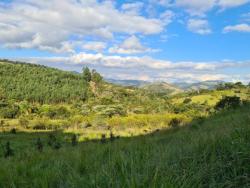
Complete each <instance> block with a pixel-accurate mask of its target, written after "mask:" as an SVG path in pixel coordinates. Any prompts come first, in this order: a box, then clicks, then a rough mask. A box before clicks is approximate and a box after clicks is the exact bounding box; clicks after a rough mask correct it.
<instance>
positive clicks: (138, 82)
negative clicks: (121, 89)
mask: <svg viewBox="0 0 250 188" xmlns="http://www.w3.org/2000/svg"><path fill="white" fill-rule="evenodd" d="M106 81H107V82H109V83H113V84H117V85H121V86H135V87H139V86H142V85H145V84H149V83H150V82H147V81H142V80H116V79H106Z"/></svg>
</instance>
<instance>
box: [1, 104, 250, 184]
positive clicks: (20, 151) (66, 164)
mask: <svg viewBox="0 0 250 188" xmlns="http://www.w3.org/2000/svg"><path fill="white" fill-rule="evenodd" d="M38 136H40V137H41V139H42V142H43V143H44V144H45V145H46V143H47V135H46V134H45V133H34V134H27V133H18V134H16V135H13V134H9V133H2V134H1V136H0V142H1V144H4V143H5V142H6V141H7V140H11V144H12V147H13V148H14V152H15V156H13V157H10V158H8V159H4V158H3V157H2V156H1V158H0V164H1V165H0V172H1V173H0V187H32V188H35V187H102V188H103V187H108V188H110V187H170V188H171V187H249V186H250V150H249V148H250V106H249V105H246V106H243V107H240V108H238V109H235V110H230V111H225V112H221V113H218V114H216V115H213V116H211V117H209V118H208V119H205V120H204V119H199V120H196V121H194V122H192V123H191V124H190V125H187V126H186V127H180V128H175V129H172V130H167V131H163V132H157V133H154V134H152V135H148V136H141V137H134V138H120V139H117V140H115V141H114V142H110V141H107V142H106V143H99V141H98V142H96V143H95V142H87V143H82V144H80V143H79V145H78V146H76V147H72V146H70V144H69V143H67V142H66V141H64V142H63V147H62V148H61V149H59V150H53V149H51V148H50V147H48V146H47V145H46V146H45V148H44V151H43V152H42V153H40V152H38V151H36V149H35V146H34V139H35V138H37V137H38ZM67 136H69V135H65V134H61V135H58V138H59V137H60V138H61V139H65V138H67ZM0 152H1V153H2V148H1V151H0Z"/></svg>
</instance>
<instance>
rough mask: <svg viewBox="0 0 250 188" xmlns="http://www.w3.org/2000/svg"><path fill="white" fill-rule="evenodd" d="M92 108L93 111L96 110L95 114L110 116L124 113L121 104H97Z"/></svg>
mask: <svg viewBox="0 0 250 188" xmlns="http://www.w3.org/2000/svg"><path fill="white" fill-rule="evenodd" d="M93 110H94V112H97V114H99V115H102V116H105V117H112V116H114V115H120V116H124V115H126V110H125V109H124V107H123V106H121V105H98V106H95V107H93Z"/></svg>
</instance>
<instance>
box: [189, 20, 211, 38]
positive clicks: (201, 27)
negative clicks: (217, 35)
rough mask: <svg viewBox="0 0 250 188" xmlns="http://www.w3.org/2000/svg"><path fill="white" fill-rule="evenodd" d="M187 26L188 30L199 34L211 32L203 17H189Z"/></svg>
mask: <svg viewBox="0 0 250 188" xmlns="http://www.w3.org/2000/svg"><path fill="white" fill-rule="evenodd" d="M187 28H188V30H190V31H192V32H194V33H198V34H201V35H206V34H210V33H211V32H212V31H211V29H210V27H209V23H208V21H207V20H204V19H189V20H188V23H187Z"/></svg>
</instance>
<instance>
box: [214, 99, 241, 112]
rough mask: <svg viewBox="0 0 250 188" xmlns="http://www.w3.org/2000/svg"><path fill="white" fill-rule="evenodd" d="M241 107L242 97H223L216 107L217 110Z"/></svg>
mask: <svg viewBox="0 0 250 188" xmlns="http://www.w3.org/2000/svg"><path fill="white" fill-rule="evenodd" d="M240 105H241V100H240V97H237V96H226V97H223V98H222V99H221V100H220V101H219V102H218V103H217V104H216V106H215V109H217V110H221V109H228V108H236V107H238V106H240Z"/></svg>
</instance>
